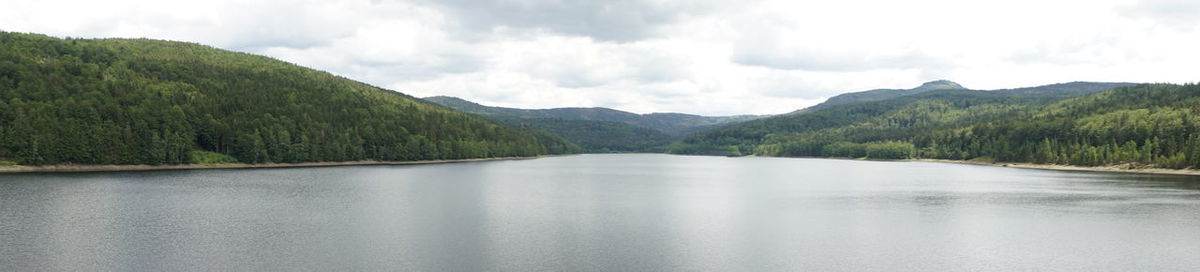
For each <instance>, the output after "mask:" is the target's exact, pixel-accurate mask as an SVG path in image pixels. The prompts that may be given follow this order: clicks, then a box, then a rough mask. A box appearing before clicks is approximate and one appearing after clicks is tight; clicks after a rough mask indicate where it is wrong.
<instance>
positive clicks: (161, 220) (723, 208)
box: [0, 154, 1200, 271]
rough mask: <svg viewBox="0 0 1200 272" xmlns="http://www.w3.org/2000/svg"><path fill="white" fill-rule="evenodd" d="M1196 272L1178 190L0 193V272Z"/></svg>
mask: <svg viewBox="0 0 1200 272" xmlns="http://www.w3.org/2000/svg"><path fill="white" fill-rule="evenodd" d="M27 270H30V271H37V270H75V271H78V270H84V271H90V270H118V271H130V270H134V271H160V270H224V271H228V270H287V271H296V270H317V271H344V270H414V271H544V270H553V271H659V270H711V271H798V270H809V271H1030V270H1037V271H1059V270H1061V271H1200V181H1197V180H1196V179H1195V178H1188V177H1173V176H1152V175H1130V174H1103V173H1085V172H1062V171H1046V170H1028V169H1011V168H1002V167H984V166H970V165H955V164H941V163H913V162H869V161H847V160H821V159H781V158H723V157H690V156H669V155H649V154H631V155H629V154H627V155H580V156H568V157H552V158H543V159H536V160H519V161H496V162H477V163H455V164H441V165H416V166H354V167H324V168H291V169H265V170H264V169H257V170H193V171H160V172H130V173H83V174H10V175H0V271H27Z"/></svg>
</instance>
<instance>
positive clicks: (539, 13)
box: [429, 0, 719, 42]
mask: <svg viewBox="0 0 1200 272" xmlns="http://www.w3.org/2000/svg"><path fill="white" fill-rule="evenodd" d="M429 4H431V5H433V6H437V7H440V8H441V10H444V11H446V12H447V13H448V14H450V15H451V16H454V17H455V18H457V22H458V24H460V25H461V26H462V27H464V28H466V29H469V30H472V31H477V32H485V33H489V32H493V31H501V32H503V31H506V30H513V29H515V30H524V31H540V32H547V33H553V34H561V35H567V36H580V37H590V38H592V39H595V40H598V41H618V42H630V41H638V40H642V39H647V38H651V37H656V36H659V35H661V34H662V33H660V28H661V27H662V26H664V25H668V24H671V23H674V22H676V21H678V20H681V19H685V18H686V17H688V16H692V15H695V14H705V13H708V12H710V11H712V10H713V9H716V8H719V5H717V2H715V1H643V0H614V1H562V0H521V1H511V0H438V1H429Z"/></svg>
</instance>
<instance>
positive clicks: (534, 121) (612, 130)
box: [425, 96, 758, 152]
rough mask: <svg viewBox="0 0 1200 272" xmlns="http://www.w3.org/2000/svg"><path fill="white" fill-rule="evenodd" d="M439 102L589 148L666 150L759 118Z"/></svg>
mask: <svg viewBox="0 0 1200 272" xmlns="http://www.w3.org/2000/svg"><path fill="white" fill-rule="evenodd" d="M425 99H426V100H429V101H431V102H434V103H438V104H441V105H443V106H446V107H450V108H453V109H457V110H461V111H465V112H469V113H474V114H478V115H480V116H484V117H487V118H491V119H494V120H497V121H501V122H505V123H508V124H513V125H517V126H524V127H530V128H536V129H542V130H546V131H549V132H550V133H553V134H555V135H559V136H562V137H563V138H566V139H567V140H570V141H571V142H573V143H576V144H578V145H579V146H581V147H583V149H584V150H585V151H587V152H631V151H638V152H646V151H657V152H661V151H662V147H664V146H666V145H667V144H670V143H671V141H673V140H675V139H677V138H678V137H679V136H681V135H685V134H688V133H692V132H695V131H703V130H706V129H712V128H715V127H717V126H721V125H726V124H733V123H737V122H743V121H746V120H751V119H753V118H758V117H757V116H751V115H742V116H727V117H708V116H699V115H691V114H681V113H651V114H636V113H631V112H625V111H619V110H614V109H608V108H556V109H541V110H527V109H514V108H503V107H489V106H484V105H480V104H478V103H474V102H471V101H467V100H463V99H460V98H456V97H448V96H435V97H427V98H425Z"/></svg>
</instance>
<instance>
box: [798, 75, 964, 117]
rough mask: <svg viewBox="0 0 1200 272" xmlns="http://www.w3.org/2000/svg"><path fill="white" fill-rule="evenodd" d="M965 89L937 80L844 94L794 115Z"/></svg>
mask: <svg viewBox="0 0 1200 272" xmlns="http://www.w3.org/2000/svg"><path fill="white" fill-rule="evenodd" d="M965 89H967V88H963V86H962V85H958V83H954V82H953V81H949V80H937V81H930V82H926V83H924V84H921V86H917V87H916V88H912V89H877V90H869V91H861V92H852V93H844V94H840V95H836V96H834V97H830V98H829V99H826V100H825V102H821V104H817V105H814V106H812V107H808V108H804V109H801V110H798V111H795V112H793V113H801V112H806V111H813V110H819V109H824V108H828V107H832V106H837V105H846V104H854V103H862V102H872V101H879V100H887V99H892V98H897V97H901V96H906V95H914V94H919V93H924V92H928V91H937V90H965Z"/></svg>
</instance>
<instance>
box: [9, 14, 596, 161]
mask: <svg viewBox="0 0 1200 272" xmlns="http://www.w3.org/2000/svg"><path fill="white" fill-rule="evenodd" d="M578 150H579V148H578V146H575V145H574V144H571V143H570V142H567V141H565V140H563V139H562V138H560V137H557V136H554V135H551V134H548V133H546V132H541V131H533V130H528V129H521V128H514V127H510V126H506V125H502V124H498V123H495V122H493V121H489V120H485V119H482V118H479V117H475V116H472V115H469V114H465V113H461V112H457V111H453V110H450V109H446V108H444V107H441V106H437V105H433V104H429V103H427V102H424V101H421V100H419V99H415V98H413V97H410V96H407V95H403V94H400V93H397V92H393V91H389V90H384V89H380V88H377V87H373V86H369V85H366V84H363V83H359V82H355V81H352V80H348V79H345V78H342V77H338V76H334V75H331V74H328V73H325V72H320V71H316V70H312V69H307V68H303V67H300V66H297V65H293V64H290V63H286V62H282V61H278V60H274V59H270V58H267V57H261V56H255V55H250V54H244V53H235V52H229V51H224V50H218V49H215V48H211V47H207V46H202V45H198V44H191V43H181V42H167V41H157V40H147V39H58V38H52V37H47V36H43V35H36V34H20V33H0V161H8V162H10V163H19V164H27V165H43V164H62V163H78V164H180V163H197V162H230V161H237V162H243V163H268V162H276V163H277V162H314V161H351V160H386V161H395V160H431V159H462V158H479V157H507V156H532V155H539V154H555V153H570V152H578Z"/></svg>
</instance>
